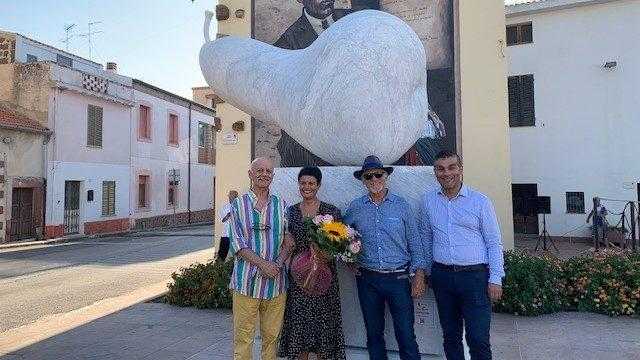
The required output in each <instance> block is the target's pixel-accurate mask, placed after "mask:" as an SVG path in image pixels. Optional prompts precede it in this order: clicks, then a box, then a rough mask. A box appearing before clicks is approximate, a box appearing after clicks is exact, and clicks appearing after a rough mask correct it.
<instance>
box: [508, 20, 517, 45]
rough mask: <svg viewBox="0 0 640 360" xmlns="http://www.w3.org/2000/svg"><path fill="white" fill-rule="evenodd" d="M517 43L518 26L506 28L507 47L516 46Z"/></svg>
mask: <svg viewBox="0 0 640 360" xmlns="http://www.w3.org/2000/svg"><path fill="white" fill-rule="evenodd" d="M517 43H518V26H517V25H508V26H507V46H511V45H516V44H517Z"/></svg>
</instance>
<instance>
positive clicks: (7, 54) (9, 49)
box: [0, 34, 16, 64]
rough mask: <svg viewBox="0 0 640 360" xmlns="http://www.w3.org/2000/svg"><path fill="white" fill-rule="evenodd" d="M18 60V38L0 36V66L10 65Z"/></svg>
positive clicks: (8, 35)
mask: <svg viewBox="0 0 640 360" xmlns="http://www.w3.org/2000/svg"><path fill="white" fill-rule="evenodd" d="M15 59H16V38H15V36H13V35H10V34H7V35H0V64H10V63H12V62H14V61H15Z"/></svg>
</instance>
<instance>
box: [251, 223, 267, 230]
mask: <svg viewBox="0 0 640 360" xmlns="http://www.w3.org/2000/svg"><path fill="white" fill-rule="evenodd" d="M251 229H252V230H253V231H256V230H257V231H268V230H271V225H269V224H254V225H253V227H252V228H251Z"/></svg>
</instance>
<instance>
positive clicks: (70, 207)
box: [64, 181, 80, 235]
mask: <svg viewBox="0 0 640 360" xmlns="http://www.w3.org/2000/svg"><path fill="white" fill-rule="evenodd" d="M79 229H80V181H65V182H64V234H65V235H68V234H77V233H78V231H79Z"/></svg>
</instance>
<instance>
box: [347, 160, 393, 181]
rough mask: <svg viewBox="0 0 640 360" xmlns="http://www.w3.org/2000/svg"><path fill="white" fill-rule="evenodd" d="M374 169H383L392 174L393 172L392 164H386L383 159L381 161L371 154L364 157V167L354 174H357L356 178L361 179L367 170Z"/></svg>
mask: <svg viewBox="0 0 640 360" xmlns="http://www.w3.org/2000/svg"><path fill="white" fill-rule="evenodd" d="M373 169H382V170H384V171H386V172H387V174H389V175H391V173H392V172H393V168H392V167H391V166H384V165H383V164H382V161H380V159H378V157H377V156H375V155H369V156H367V157H366V158H365V159H364V162H363V163H362V169H360V170H358V171H355V172H354V173H353V176H355V178H356V179H358V180H360V179H361V178H362V174H363V173H364V172H365V171H367V170H373Z"/></svg>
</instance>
